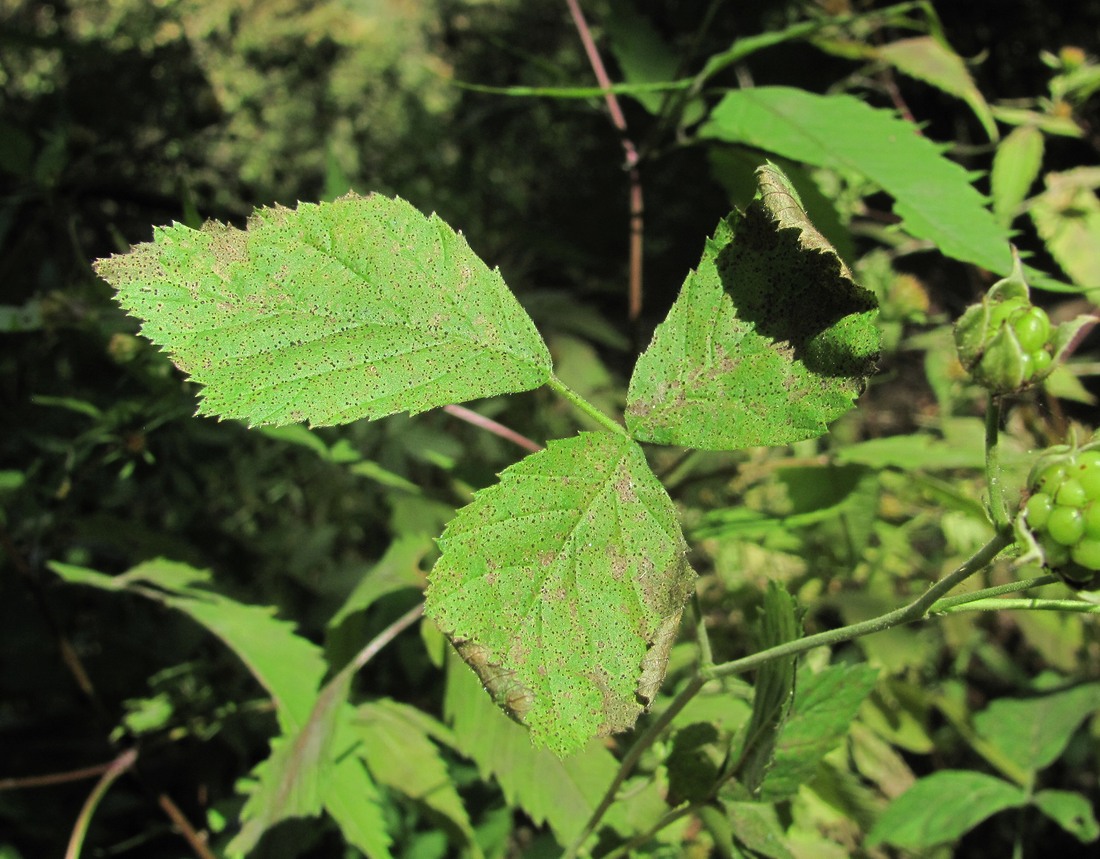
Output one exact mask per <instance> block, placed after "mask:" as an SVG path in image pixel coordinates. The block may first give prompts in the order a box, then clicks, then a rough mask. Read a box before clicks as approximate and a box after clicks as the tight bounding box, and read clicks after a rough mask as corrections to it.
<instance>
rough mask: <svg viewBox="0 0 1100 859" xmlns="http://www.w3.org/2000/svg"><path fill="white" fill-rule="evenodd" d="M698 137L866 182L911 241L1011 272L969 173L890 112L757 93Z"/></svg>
mask: <svg viewBox="0 0 1100 859" xmlns="http://www.w3.org/2000/svg"><path fill="white" fill-rule="evenodd" d="M700 136H701V137H705V138H713V139H718V140H725V141H729V142H732V143H744V144H748V145H750V146H755V147H757V148H759V149H764V150H766V151H768V152H776V153H778V154H780V155H783V156H785V157H787V158H793V159H795V160H797V161H804V162H805V163H807V164H813V165H815V166H818V167H829V168H831V169H834V170H839V171H841V172H843V173H849V174H854V175H857V176H862V177H864V178H866V179H868V180H870V181H871V182H873V183H875V184H876V185H878V186H879V187H881V188H882V189H883V190H884V191H886V192H887V193H888V194H890V195H891V196H893V197H894V200H895V206H894V211H895V213H896V214H897V215H898V216H899V217H900V218H901V219H902V223H901V226H902V228H903V229H905V230H906V231H907V232H908V233H909V234H910V235H912V236H915V237H916V238H918V239H926V240H928V241H931V242H933V243H934V244H935V245H936V247H938V248H939V249H940V250H941V251H942V252H943V253H945V254H947V255H948V256H950V257H954V258H955V259H959V260H962V261H964V262H972V263H976V264H977V265H980V266H982V267H984V268H987V269H989V270H990V271H994V272H997V273H998V274H1004V275H1007V274H1008V273H1009V272H1010V271H1011V270H1012V258H1011V254H1010V253H1009V250H1008V235H1007V233H1006V232H1005V230H1004V229H1003V228H1002V227H1001V226H1000V225H998V223H997V221H996V220H995V219H994V218H993V216H992V214H991V213H990V211H989V210H988V209H987V208H986V207H985V201H984V199H983V198H982V195H981V194H979V193H978V192H977V191H976V190H975V189H974V187H973V186H972V185H971V184H970V178H969V175H968V174H967V172H966V171H965V170H964V169H963V168H962V167H960V166H959V165H958V164H956V163H954V162H953V161H949V160H948V159H947V158H944V157H943V155H942V150H941V147H939V146H937V145H936V144H934V143H933V142H932V141H930V140H929V139H928V138H927V137H924V136H923V135H922V134H921V133H920V130H919V129H918V128H917V127H916V126H915V125H913V124H912V123H910V122H906V121H905V120H902V119H899V118H897V117H896V116H894V115H893V113H891V112H890V111H886V110H878V109H876V108H873V107H870V106H869V105H866V104H864V103H863V102H862V101H860V100H859V99H857V98H854V97H852V96H848V95H829V96H824V95H815V94H814V93H809V92H805V91H803V90H799V89H791V88H788V87H755V88H753V89H743V90H737V91H735V92H731V93H727V94H726V95H725V97H723V99H722V101H720V102H719V103H718V105H717V106H716V107H715V108H714V111H713V112H712V113H711V117H710V120H709V121H708V122H707V123H706V124H705V125H704V126H703V128H702V129H701V130H700Z"/></svg>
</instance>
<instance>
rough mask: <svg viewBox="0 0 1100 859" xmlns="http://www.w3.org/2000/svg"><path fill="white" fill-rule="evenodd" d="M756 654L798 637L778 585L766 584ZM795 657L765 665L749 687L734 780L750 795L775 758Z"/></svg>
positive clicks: (790, 603) (793, 613) (793, 608)
mask: <svg viewBox="0 0 1100 859" xmlns="http://www.w3.org/2000/svg"><path fill="white" fill-rule="evenodd" d="M760 627H761V628H760V634H759V636H758V639H759V641H758V647H757V649H758V650H767V649H768V648H769V647H776V646H778V645H780V644H786V643H787V642H788V641H794V640H795V639H796V638H798V637H799V636H800V635H801V634H802V624H801V622H800V621H799V619H798V609H797V605H796V603H795V601H794V598H793V597H792V596H791V595H790V594H788V593H787V591H786V590H784V588H783V585H782V584H780V583H779V582H774V581H772V582H768V590H767V591H766V592H765V594H764V616H763V618H762V619H761V623H760ZM797 661H798V657H797V656H786V657H782V658H780V659H773V660H771V661H770V662H765V663H764V664H763V665H762V666H760V669H759V670H758V671H757V672H756V682H755V683H754V684H753V699H752V717H751V718H750V719H749V726H748V729H747V730H746V732H745V740H744V743H743V745H742V749H741V761H740V764H739V766H738V779H739V781H740V782H741V783H742V784H743V785H744V787H745V789H746V790H748V791H749V792H750V793H752V794H756V793H758V792H759V790H760V786H761V785H762V784H763V783H764V777H765V775H766V774H767V772H768V770H769V769H770V767H771V764H772V760H773V758H774V755H775V745H776V740H777V738H778V737H779V731H780V729H781V728H782V727H783V723H784V722H785V721H786V720H787V714H788V713H789V712H790V709H791V702H792V701H793V700H794V684H795V665H796V663H797Z"/></svg>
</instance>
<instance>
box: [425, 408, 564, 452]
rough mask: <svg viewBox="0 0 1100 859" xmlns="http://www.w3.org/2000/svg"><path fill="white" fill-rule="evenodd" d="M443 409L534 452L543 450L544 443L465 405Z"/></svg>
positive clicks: (461, 419) (453, 415)
mask: <svg viewBox="0 0 1100 859" xmlns="http://www.w3.org/2000/svg"><path fill="white" fill-rule="evenodd" d="M443 411H445V412H446V413H447V414H449V415H451V416H452V417H456V418H458V419H459V420H460V421H466V423H468V424H472V425H473V426H475V427H478V428H479V429H483V430H486V431H487V432H491V433H492V434H493V435H496V436H500V437H501V438H502V439H505V440H506V441H510V442H512V443H513V444H518V445H519V446H520V447H522V448H523V449H524V450H529V451H531V452H532V453H537V452H538V451H540V450H542V445H541V444H539V443H538V442H535V441H531V439H529V438H528V437H527V436H525V435H521V434H520V433H518V432H516V431H515V430H514V429H511V428H510V427H506V426H505V425H504V424H501V423H497V422H496V421H494V420H493V419H492V418H487V417H485V415H479V414H478V413H477V412H475V411H473V410H472V409H468V408H466V407H465V406H444V407H443Z"/></svg>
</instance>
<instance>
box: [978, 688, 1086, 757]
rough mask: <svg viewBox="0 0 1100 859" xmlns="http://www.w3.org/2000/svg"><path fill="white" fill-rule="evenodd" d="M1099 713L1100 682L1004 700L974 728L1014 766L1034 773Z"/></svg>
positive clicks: (990, 708)
mask: <svg viewBox="0 0 1100 859" xmlns="http://www.w3.org/2000/svg"><path fill="white" fill-rule="evenodd" d="M1097 710H1100V683H1086V684H1084V685H1082V686H1077V687H1075V688H1073V689H1067V690H1066V691H1064V692H1053V693H1050V694H1045V695H1040V696H1038V697H1035V698H1002V699H1000V700H997V701H994V702H993V703H992V704H990V705H989V706H988V707H986V708H985V709H984V710H982V712H980V713H978V714H977V715H976V716H974V728H975V730H976V731H977V732H978V734H979V735H980V736H981V737H982V739H984V740H987V741H989V742H990V743H991V744H993V745H994V746H995V747H996V748H997V749H999V750H1000V751H1001V752H1002V753H1003V754H1004V755H1006V756H1007V757H1008V758H1009V759H1010V760H1012V761H1013V762H1014V763H1016V764H1018V765H1019V766H1020V767H1022V768H1023V769H1025V770H1026V771H1028V772H1031V773H1034V772H1037V771H1038V770H1041V769H1043V768H1044V767H1047V766H1050V765H1051V764H1052V763H1054V762H1055V761H1056V760H1057V759H1058V757H1059V756H1060V755H1061V754H1062V752H1063V751H1065V748H1066V746H1067V745H1068V744H1069V741H1070V738H1071V737H1072V736H1073V733H1074V731H1076V730H1077V728H1078V727H1079V726H1080V725H1081V723H1082V722H1083V721H1085V719H1087V718H1088V717H1089V716H1091V715H1092V714H1093V713H1095V712H1096V711H1097Z"/></svg>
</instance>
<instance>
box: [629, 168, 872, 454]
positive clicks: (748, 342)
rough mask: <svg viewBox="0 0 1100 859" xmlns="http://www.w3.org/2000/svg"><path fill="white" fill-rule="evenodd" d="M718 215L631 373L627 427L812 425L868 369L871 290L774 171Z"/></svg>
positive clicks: (716, 436) (708, 440) (657, 436)
mask: <svg viewBox="0 0 1100 859" xmlns="http://www.w3.org/2000/svg"><path fill="white" fill-rule="evenodd" d="M759 177H760V186H761V194H760V197H759V198H758V199H757V200H756V201H754V203H753V204H752V205H751V206H750V207H749V208H748V210H747V211H746V213H745V214H744V215H741V214H739V213H737V212H734V213H733V214H732V215H730V217H729V218H727V219H726V220H724V221H723V222H722V223H721V224H719V227H718V230H717V232H716V234H715V236H714V238H712V239H711V240H710V241H709V242H708V243H707V247H706V250H705V251H704V253H703V259H702V261H701V262H700V264H699V268H698V269H697V270H696V271H694V272H692V273H691V274H689V275H688V278H687V280H686V281H685V283H684V286H683V289H682V290H681V292H680V296H679V298H678V299H677V300H676V303H675V304H674V305H673V307H672V310H671V311H670V312H669V315H668V317H667V318H666V320H665V321H664V322H663V323H662V324H661V325H660V326H658V328H657V331H656V333H655V334H654V336H653V342H652V343H651V344H650V345H649V348H648V349H646V351H645V352H644V353H643V354H642V356H641V357H640V358H639V359H638V363H637V365H636V366H635V368H634V374H633V376H632V378H631V380H630V390H629V393H628V401H627V412H626V418H627V426H628V428H629V429H630V431H631V433H632V434H633V435H634V437H635V438H637V439H639V440H641V441H650V442H656V443H659V444H677V445H683V446H686V447H697V448H705V449H712V450H713V449H737V448H744V447H749V446H753V445H769V444H770V445H775V444H786V443H789V442H793V441H800V440H802V439H806V438H812V437H814V436H818V435H821V434H822V433H824V432H825V431H826V429H827V424H828V422H829V421H832V420H835V419H836V418H838V417H840V415H842V414H844V413H845V412H846V411H848V410H849V409H851V407H852V402H853V400H854V399H855V397H856V396H858V395H859V393H860V391H861V390H862V388H863V385H864V382H865V379H866V377H867V376H868V375H869V374H870V373H871V372H872V371H873V370H874V366H875V360H876V358H877V354H878V343H879V336H878V331H877V329H876V328H875V325H874V322H873V316H874V312H875V306H876V305H875V299H874V296H873V295H872V294H871V293H870V292H868V291H867V290H864V289H862V288H861V287H859V286H857V285H856V284H855V283H853V282H852V280H851V275H850V273H849V272H848V270H847V267H846V266H845V265H844V264H843V262H842V261H841V260H840V259H839V258H838V257H837V256H836V253H835V252H834V251H833V250H832V248H831V247H830V246H829V244H828V243H827V242H826V241H825V239H824V238H822V236H821V234H820V233H819V232H817V230H816V229H814V227H813V225H812V224H810V222H809V221H808V220H807V219H806V216H805V214H804V213H803V211H802V207H801V205H800V204H799V202H798V199H797V196H796V195H795V194H794V192H793V189H792V188H791V186H790V184H789V183H788V181H787V179H786V177H785V176H783V174H782V173H780V172H779V171H778V170H777V169H776V168H774V167H771V166H768V167H762V168H760V170H759Z"/></svg>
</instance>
